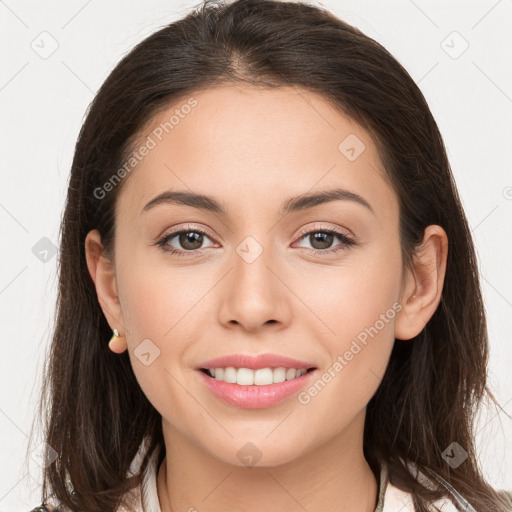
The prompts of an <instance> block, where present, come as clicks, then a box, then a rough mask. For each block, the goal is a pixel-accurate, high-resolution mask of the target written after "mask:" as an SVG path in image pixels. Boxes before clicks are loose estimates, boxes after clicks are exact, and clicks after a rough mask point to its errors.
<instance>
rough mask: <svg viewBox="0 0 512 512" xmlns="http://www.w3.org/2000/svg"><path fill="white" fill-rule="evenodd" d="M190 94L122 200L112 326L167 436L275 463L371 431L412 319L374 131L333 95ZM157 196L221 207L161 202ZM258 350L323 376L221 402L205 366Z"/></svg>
mask: <svg viewBox="0 0 512 512" xmlns="http://www.w3.org/2000/svg"><path fill="white" fill-rule="evenodd" d="M190 97H193V98H194V99H195V101H196V102H197V103H196V104H195V105H194V106H193V107H192V108H184V107H183V105H185V104H187V100H188V98H186V99H184V100H183V101H182V102H181V103H176V104H173V105H172V106H170V107H169V108H168V109H167V110H166V111H165V112H161V113H159V115H158V117H156V118H154V119H153V120H152V124H151V126H150V127H149V128H148V129H147V130H146V131H145V132H144V134H142V136H141V140H142V141H145V143H148V141H149V139H147V136H148V135H149V136H150V137H151V139H152V141H153V142H154V143H155V144H154V147H152V148H151V149H150V150H149V151H148V152H147V155H146V156H145V157H144V158H143V159H142V160H141V161H140V162H139V163H138V164H137V166H136V167H135V169H134V170H133V171H132V172H131V173H130V175H129V176H127V177H126V178H125V179H126V180H127V182H126V183H124V186H123V189H122V191H121V193H120V195H119V197H118V202H117V209H116V242H115V258H114V259H115V286H116V291H117V294H118V296H119V311H118V316H117V313H116V315H115V317H116V320H118V321H119V322H121V323H116V320H113V323H114V325H118V326H119V325H123V326H124V327H125V330H126V339H127V344H128V350H129V354H130V359H131V362H132V365H133V369H134V371H135V374H136V377H137V379H138V381H139V383H140V386H141V388H142V390H143V391H144V393H145V394H146V396H147V397H148V399H149V400H150V401H151V402H152V404H153V405H154V407H155V408H156V409H157V410H158V411H159V413H160V414H161V415H162V417H163V421H164V426H165V428H167V429H169V431H172V430H174V431H176V432H179V433H180V434H181V435H182V436H185V437H186V438H187V439H188V440H190V441H191V442H192V443H193V444H194V445H195V446H196V447H198V448H199V449H200V450H202V451H204V452H207V453H209V454H210V455H212V456H213V457H215V458H216V459H219V460H222V461H225V462H228V463H231V464H236V465H239V466H241V465H242V464H243V462H242V459H241V457H240V449H241V447H244V446H246V443H247V442H248V441H250V442H251V443H252V446H253V447H257V450H258V451H259V452H260V454H261V457H262V458H261V460H260V464H263V465H276V464H280V463H283V462H287V461H291V460H293V459H294V458H296V457H298V456H300V455H304V454H306V453H308V452H310V451H311V450H313V449H314V448H315V447H317V446H319V445H321V444H322V443H326V442H328V441H329V440H331V439H334V438H336V437H337V436H341V435H343V433H344V432H348V431H349V429H350V428H351V425H354V424H355V423H356V422H357V425H358V426H359V431H360V428H361V426H362V424H363V423H362V421H361V420H362V418H364V414H365V410H366V405H367V403H368V401H369V400H370V399H371V397H372V396H373V395H374V393H375V391H376V390H377V388H378V386H379V383H380V380H381V378H382V376H383V375H384V371H385V369H386V366H387V363H388V360H389V356H390V352H391V349H392V347H393V344H394V341H395V322H396V315H397V313H398V311H399V309H400V307H401V306H400V300H401V286H402V261H401V255H400V244H399V231H398V221H399V210H398V202H397V197H396V195H395V193H394V191H393V190H392V189H391V187H390V185H389V184H388V183H387V182H386V180H385V179H384V178H383V176H384V171H383V168H382V164H381V162H380V160H379V156H378V153H377V150H376V147H375V145H374V143H373V141H372V139H371V137H370V135H369V133H368V132H367V131H365V130H364V129H363V128H362V127H361V126H359V125H358V124H356V123H355V122H354V121H353V120H351V119H350V118H348V117H347V116H345V115H342V114H341V113H340V112H339V111H338V110H336V109H335V108H334V107H333V106H332V105H331V104H330V103H329V102H327V101H326V100H325V99H324V98H323V97H322V96H319V95H316V94H313V93H310V92H307V91H305V90H302V89H299V88H292V87H282V88H278V89H273V90H271V89H263V88H255V87H251V86H245V87H243V88H242V87H239V86H234V85H223V86H219V87H216V88H212V89H208V90H205V91H198V92H197V93H195V94H191V96H190ZM191 104H192V102H189V105H191ZM176 110H178V111H179V115H178V114H177V115H176V117H175V119H174V124H173V127H172V129H169V125H167V131H168V133H166V131H165V130H163V131H162V126H163V125H162V123H165V122H169V119H170V118H171V116H172V115H173V113H175V111H176ZM176 120H178V121H176ZM160 138H161V140H159V139H160ZM148 146H153V143H151V142H150V143H149V144H148ZM335 190H344V191H345V195H343V194H338V195H336V194H334V193H333V194H332V196H330V200H325V199H326V196H324V200H323V201H322V200H321V198H320V200H317V201H307V200H303V201H301V202H297V201H295V200H294V198H299V199H300V198H302V199H304V197H306V196H309V195H316V194H319V193H320V192H327V193H329V192H332V191H335ZM164 192H184V193H187V194H201V195H204V196H209V197H210V198H211V201H209V202H206V203H205V202H204V201H203V202H200V201H198V200H196V201H195V202H194V201H192V204H181V203H180V201H179V200H177V199H175V200H169V201H164V200H161V201H156V202H153V204H152V205H151V202H152V200H153V199H155V198H156V197H157V196H159V195H160V194H162V193H164ZM351 194H352V195H351ZM183 197H184V196H182V198H183ZM358 197H359V198H360V199H358ZM214 201H215V203H217V204H216V208H213V207H212V205H214V204H215V203H214ZM189 202H190V201H189ZM364 203H366V204H364ZM148 204H149V206H146V205H148ZM200 206H203V207H200ZM204 206H210V208H205V207H204ZM145 207H146V208H145ZM220 210H222V212H221V211H220ZM260 354H271V355H278V356H285V357H289V358H293V359H295V360H298V361H299V362H303V363H307V367H308V368H310V367H314V368H316V370H314V371H311V372H308V373H307V374H305V375H303V376H302V377H300V379H301V383H300V384H299V385H298V387H297V384H295V383H293V384H292V386H295V387H293V388H290V389H292V391H293V392H291V394H288V395H286V393H285V392H283V390H282V389H283V387H284V385H283V384H278V385H277V386H278V387H279V390H277V387H276V388H275V389H276V390H277V391H276V394H277V395H278V396H279V397H280V398H279V400H276V401H272V400H271V399H270V400H269V401H267V402H265V401H264V400H263V399H262V400H260V401H258V400H257V399H254V395H253V399H252V401H251V400H249V399H248V398H247V396H246V395H247V393H246V394H245V395H244V396H242V397H241V396H239V395H233V393H232V389H233V388H232V387H233V386H238V388H241V387H242V386H240V385H239V384H236V383H232V384H228V385H227V386H228V388H229V389H228V388H226V386H225V385H224V387H222V385H221V386H218V387H217V388H215V390H214V391H212V390H211V389H210V388H211V386H210V385H211V380H214V379H212V378H211V377H209V376H207V375H206V373H205V372H203V371H201V370H200V368H205V366H207V365H205V363H206V362H207V361H209V360H211V359H213V358H218V357H223V356H231V355H249V356H255V355H260ZM267 363H268V362H265V363H263V364H261V365H260V366H261V367H274V366H282V367H288V364H270V363H268V364H267ZM291 364H292V363H290V365H291ZM297 365H298V364H297ZM222 366H224V367H225V366H229V364H223V365H222ZM234 366H235V367H237V366H241V364H240V365H236V364H235V365H234ZM242 373H243V372H242ZM267 374H268V373H267ZM251 375H252V374H251ZM272 375H273V372H272ZM286 382H287V383H288V382H292V380H290V381H286ZM271 386H276V384H273V385H270V387H271ZM226 389H227V391H226ZM245 389H247V388H245ZM267 389H269V387H267ZM219 390H220V391H219ZM221 390H224V391H226V392H227V398H221V397H220V395H218V394H217V393H220V392H221ZM280 393H284V395H281V394H280ZM270 433H271V435H269V434H270ZM246 449H249V448H246ZM251 449H254V448H251Z"/></svg>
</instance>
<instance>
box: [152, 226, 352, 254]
mask: <svg viewBox="0 0 512 512" xmlns="http://www.w3.org/2000/svg"><path fill="white" fill-rule="evenodd" d="M182 233H199V234H201V235H205V236H207V237H208V238H211V237H210V236H209V235H208V233H206V231H203V230H202V229H197V228H188V229H180V230H177V231H173V232H172V233H169V234H167V235H165V236H164V237H162V238H161V239H160V240H158V241H157V242H156V243H155V245H157V246H159V247H160V248H161V249H162V251H164V252H166V253H168V254H171V255H174V256H178V257H190V255H193V254H195V253H197V252H198V251H200V249H195V250H193V251H182V250H180V249H174V248H173V249H166V248H165V245H166V244H167V242H168V241H169V240H171V239H173V238H174V237H175V236H177V235H180V234H182ZM312 233H325V234H329V235H336V236H337V237H338V238H339V239H340V240H341V242H342V243H341V244H340V245H337V246H335V247H334V248H333V249H309V248H308V247H301V249H305V250H306V251H308V252H309V253H310V254H313V255H314V256H325V255H326V254H334V253H337V252H339V251H342V250H346V249H348V248H349V247H351V246H354V245H357V243H356V241H355V240H354V239H353V238H351V237H349V236H348V235H347V234H345V233H344V232H342V231H337V230H335V229H318V228H316V229H310V230H303V231H301V232H300V236H299V239H302V238H304V237H305V236H307V235H310V234H312Z"/></svg>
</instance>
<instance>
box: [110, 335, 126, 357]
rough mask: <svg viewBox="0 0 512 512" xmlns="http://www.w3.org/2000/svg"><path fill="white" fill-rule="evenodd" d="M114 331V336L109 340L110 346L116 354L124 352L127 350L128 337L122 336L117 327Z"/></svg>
mask: <svg viewBox="0 0 512 512" xmlns="http://www.w3.org/2000/svg"><path fill="white" fill-rule="evenodd" d="M112 333H113V334H112V338H110V341H109V342H108V348H109V349H110V350H112V352H115V353H116V354H122V353H123V352H124V351H125V350H126V338H125V337H124V336H120V335H119V331H118V330H117V329H113V330H112Z"/></svg>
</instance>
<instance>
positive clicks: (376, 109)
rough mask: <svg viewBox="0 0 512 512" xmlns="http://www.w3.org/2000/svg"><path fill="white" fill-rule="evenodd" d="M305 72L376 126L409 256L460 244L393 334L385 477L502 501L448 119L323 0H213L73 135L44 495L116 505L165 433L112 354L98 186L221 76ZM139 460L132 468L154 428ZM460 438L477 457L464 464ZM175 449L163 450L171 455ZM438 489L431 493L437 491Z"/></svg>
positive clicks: (474, 271)
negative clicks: (433, 477)
mask: <svg viewBox="0 0 512 512" xmlns="http://www.w3.org/2000/svg"><path fill="white" fill-rule="evenodd" d="M236 82H244V83H249V84H254V85H259V86H262V85H263V86H267V87H280V86H283V85H293V86H298V87H301V88H305V89H307V90H310V91H312V92H316V93H319V94H321V95H322V96H323V97H325V98H326V99H328V100H331V101H332V102H333V104H334V105H336V106H338V107H339V109H340V111H342V112H344V113H345V114H347V115H349V116H350V117H351V118H353V119H354V120H356V121H357V122H358V123H359V124H360V125H361V126H363V127H364V128H365V129H367V130H368V131H369V132H370V134H371V135H372V137H373V139H374V141H375V143H376V145H377V147H378V150H379V154H380V157H381V159H382V162H383V163H384V165H385V170H386V173H387V176H388V177H389V181H390V183H391V184H392V186H393V188H394V190H395V192H396V194H397V197H398V200H399V206H400V243H401V250H402V257H403V265H404V269H405V268H412V267H411V264H412V258H413V255H414V252H415V249H417V247H418V244H420V242H421V241H422V239H423V233H424V230H425V228H426V227H427V226H428V225H430V224H438V225H440V226H441V227H442V228H443V229H444V230H445V232H446V233H447V236H448V239H449V251H448V261H447V269H446V276H445V281H444V287H443V291H442V298H441V302H440V304H439V306H438V308H437V310H436V311H435V313H434V315H433V316H432V318H431V319H430V321H429V322H428V324H427V325H426V326H425V328H424V329H423V331H422V332H421V333H420V334H419V335H418V336H416V337H415V338H413V339H411V340H408V341H399V342H395V345H394V348H393V352H392V355H391V359H390V362H389V365H388V367H387V370H386V373H385V375H384V377H383V380H382V382H381V384H380V387H379V388H378V390H377V392H376V394H375V395H374V396H373V397H372V399H371V400H370V402H369V403H368V407H367V416H366V423H365V428H364V455H365V458H366V460H367V461H368V463H369V465H370V467H371V468H372V470H373V471H374V473H375V474H379V468H380V465H381V464H383V463H386V464H387V465H388V468H389V474H390V479H391V483H392V484H394V485H396V486H398V487H399V488H401V489H403V490H405V491H409V492H412V493H413V499H414V503H415V508H416V510H417V511H426V510H427V508H426V507H427V506H428V503H429V502H430V501H431V500H432V499H434V498H439V497H440V496H441V493H440V492H439V493H437V492H432V491H430V490H429V489H427V488H426V487H424V486H423V485H422V484H421V483H420V482H419V481H418V480H417V479H416V478H415V477H414V475H412V474H411V471H410V470H409V469H408V467H409V466H408V464H409V463H414V464H415V465H416V467H417V468H418V469H419V470H420V471H421V472H423V473H424V474H426V475H429V473H430V471H434V472H435V473H436V474H437V475H439V476H440V477H442V478H443V479H444V480H445V481H446V482H448V483H449V484H450V485H451V486H453V488H454V489H456V490H457V491H458V492H459V493H460V494H461V495H462V496H464V497H465V498H466V500H467V501H468V502H469V503H470V504H471V505H472V506H473V507H474V508H475V510H477V511H478V512H498V511H505V510H510V508H505V501H504V500H503V498H501V497H500V494H499V493H498V492H497V491H496V490H494V489H493V488H492V487H491V486H490V485H489V484H488V483H487V482H486V481H485V479H484V477H483V475H482V473H481V471H480V469H479V467H478V463H477V454H476V452H475V445H474V441H473V427H474V425H473V422H474V419H475V415H476V412H477V407H478V406H479V404H480V403H481V402H482V400H483V398H484V397H486V396H488V397H490V398H491V399H492V400H493V401H494V402H495V403H496V404H497V402H496V399H495V398H494V396H493V395H492V393H491V391H490V390H489V388H488V386H487V364H488V349H489V347H488V335H487V327H486V318H485V311H484V305H483V301H482V294H481V290H480V283H479V277H478V267H477V260H476V257H475V251H474V247H473V241H472V238H471V232H470V229H469V227H468V222H467V219H466V216H465V214H464V211H463V208H462V206H461V202H460V199H459V196H458V193H457V189H456V185H455V182H454V179H453V176H452V172H451V169H450V165H449V162H448V159H447V155H446V151H445V147H444V144H443V141H442V138H441V135H440V133H439V129H438V127H437V124H436V122H435V120H434V118H433V117H432V114H431V112H430V110H429V107H428V105H427V103H426V101H425V98H424V96H423V95H422V93H421V91H420V90H419V88H418V87H417V85H416V84H415V82H414V81H413V80H412V78H411V77H410V76H409V74H408V73H407V71H406V70H405V69H404V68H403V67H402V66H401V65H400V64H399V63H398V62H397V61H396V60H395V58H394V57H393V56H392V55H391V54H390V53H389V52H388V51H387V50H386V49H384V48H383V47H382V46H381V45H380V44H379V43H377V42H376V41H374V40H373V39H371V38H369V37H368V36H366V35H365V34H363V33H362V32H360V31H359V30H358V29H356V28H354V27H352V26H350V25H348V24H347V23H345V22H343V21H342V20H340V19H338V18H337V17H335V16H334V15H333V14H332V13H330V12H329V11H327V10H326V9H324V8H320V7H316V6H313V5H311V4H306V3H298V2H279V1H271V0H239V1H236V2H234V3H230V4H228V5H225V4H223V3H214V2H212V1H209V0H206V1H205V2H204V3H202V4H201V5H199V6H197V7H195V8H194V9H193V10H191V11H190V13H189V14H187V15H186V16H185V17H184V18H183V19H180V20H178V21H176V22H174V23H171V24H169V25H167V26H165V27H163V28H162V29H160V30H158V31H157V32H155V33H154V34H152V35H151V36H149V37H148V38H146V39H145V40H143V41H142V42H140V43H139V44H138V45H137V46H136V47H135V48H133V49H132V50H131V51H130V52H129V53H128V54H127V55H126V56H125V57H124V58H123V59H122V60H121V61H120V62H119V63H118V64H117V66H116V67H115V69H114V70H113V71H112V73H111V74H110V75H109V76H108V78H107V79H106V81H105V82H104V83H103V85H102V86H101V88H100V89H99V91H98V93H97V94H96V96H95V98H94V100H93V102H92V104H91V105H90V107H89V110H88V113H87V117H86V119H85V122H84V124H83V126H82V128H81V131H80V134H79V137H78V141H77V143H76V148H75V153H74V158H73V163H72V167H71V175H70V180H69V187H68V194H67V200H66V205H65V210H64V215H63V218H62V224H61V231H60V237H61V240H60V257H59V289H58V301H57V309H56V322H55V329H54V333H53V339H52V341H51V345H50V351H49V354H48V361H47V365H46V367H45V369H44V381H43V387H42V395H41V402H40V411H39V413H40V414H41V415H42V416H43V417H44V418H45V426H44V435H45V441H46V442H47V443H48V444H49V445H50V446H51V447H52V448H53V449H54V450H55V451H56V452H57V454H58V456H57V459H56V460H55V461H54V462H53V463H52V464H50V465H49V466H48V467H46V468H45V469H44V470H43V473H44V474H43V476H44V479H43V491H42V492H43V496H42V498H43V500H44V501H48V500H49V499H51V498H52V496H53V497H54V498H56V499H57V501H58V503H61V504H62V505H63V506H65V507H68V508H69V509H71V510H82V511H83V510H87V511H88V512H95V511H98V512H100V511H101V512H109V511H114V510H116V508H117V507H118V506H119V505H120V504H121V501H122V497H123V495H124V494H125V493H126V492H127V491H129V490H130V489H133V488H134V487H135V486H137V485H139V483H140V476H141V472H142V471H143V470H144V469H145V468H146V466H147V464H148V457H149V455H150V454H151V452H152V451H153V449H159V450H161V451H162V448H163V446H164V442H163V435H162V427H161V416H160V414H159V413H158V412H157V411H156V410H155V408H154V407H153V406H152V405H151V403H150V402H149V401H148V399H147V398H146V396H145V395H144V394H143V392H142V391H141V389H140V386H139V384H138V382H137V380H136V378H135V375H134V373H133V371H132V367H131V364H130V360H129V355H128V353H127V352H124V353H123V354H121V355H118V354H113V353H112V352H111V351H110V350H109V348H108V346H107V342H108V340H109V339H110V337H111V334H112V332H111V330H110V327H109V325H108V323H107V321H106V319H105V317H104V315H103V313H102V310H101V308H100V305H99V303H98V300H97V295H96V291H95V287H94V284H93V281H92V279H91V277H90V275H89V273H88V269H87V264H86V258H85V248H84V241H85V237H86V235H87V233H88V232H89V231H90V230H92V229H98V230H99V232H100V233H101V236H102V243H103V245H104V247H105V249H106V250H107V251H111V250H112V248H113V244H114V235H115V229H114V227H115V215H114V214H115V204H116V197H117V195H118V193H119V190H120V188H121V186H122V185H123V183H124V182H125V181H126V180H127V179H129V176H125V177H124V178H123V181H122V182H121V183H120V184H119V186H115V187H113V190H111V191H109V192H108V193H107V194H98V189H101V187H102V186H103V185H104V184H105V183H106V182H108V181H109V180H110V179H111V177H112V175H113V174H114V173H115V172H116V171H117V170H118V169H120V168H121V166H122V165H123V163H124V162H125V161H126V158H127V157H128V156H129V155H130V153H131V152H132V151H133V150H134V148H135V141H136V140H137V137H139V136H140V134H141V130H142V129H143V128H144V127H145V126H146V124H147V123H148V122H150V121H151V119H152V118H153V117H154V116H155V114H156V113H158V112H159V111H161V110H162V109H164V108H166V107H167V106H168V105H169V104H171V103H173V102H175V101H177V100H178V99H181V98H185V97H187V95H191V94H193V92H194V91H197V90H200V89H204V88H208V87H212V86H214V85H217V84H225V83H236ZM146 439H147V440H148V442H149V448H148V451H147V456H145V457H144V460H143V463H142V466H141V472H140V473H137V474H135V476H133V477H132V478H127V472H128V470H129V468H130V463H131V461H132V459H133V458H134V456H135V455H136V453H137V450H138V448H139V446H140V445H141V443H142V442H143V440H146ZM454 441H456V442H457V443H458V444H459V445H460V446H462V447H463V448H464V450H465V451H466V452H467V454H468V457H467V459H466V460H465V461H464V462H463V463H462V464H461V465H460V466H459V467H458V468H457V469H452V468H451V467H450V465H448V464H447V463H446V462H445V460H444V458H443V456H442V453H443V451H444V450H445V449H446V448H447V447H448V446H449V445H450V444H451V443H452V442H454ZM159 460H160V461H161V460H162V457H160V459H159ZM429 500H430V501H429Z"/></svg>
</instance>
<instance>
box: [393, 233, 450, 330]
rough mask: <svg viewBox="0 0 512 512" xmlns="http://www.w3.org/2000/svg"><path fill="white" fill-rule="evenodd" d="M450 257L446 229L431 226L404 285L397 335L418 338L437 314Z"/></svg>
mask: <svg viewBox="0 0 512 512" xmlns="http://www.w3.org/2000/svg"><path fill="white" fill-rule="evenodd" d="M447 257H448V237H447V235H446V232H445V231H444V229H443V228H442V227H441V226H437V225H430V226H428V227H427V228H426V229H425V233H424V236H423V243H422V244H421V246H420V248H419V250H418V251H417V252H416V253H415V255H414V258H413V261H414V269H413V271H411V270H409V269H408V270H407V274H406V276H405V281H404V285H403V286H402V293H401V297H400V303H401V304H402V309H401V310H400V311H399V313H398V315H397V317H396V321H395V338H397V339H399V340H409V339H411V338H414V336H417V335H418V334H419V333H420V332H421V331H422V330H423V328H424V327H425V325H426V324H427V323H428V321H429V320H430V318H431V317H432V315H433V314H434V313H435V311H436V309H437V306H438V305H439V302H440V301H441V294H442V291H443V284H444V277H445V274H446V261H447Z"/></svg>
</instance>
